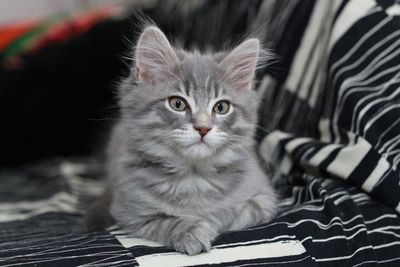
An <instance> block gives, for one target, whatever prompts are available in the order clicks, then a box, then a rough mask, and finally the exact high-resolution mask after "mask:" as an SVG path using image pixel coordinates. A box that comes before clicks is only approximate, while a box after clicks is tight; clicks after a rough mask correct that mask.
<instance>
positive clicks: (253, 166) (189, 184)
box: [89, 26, 277, 255]
mask: <svg viewBox="0 0 400 267" xmlns="http://www.w3.org/2000/svg"><path fill="white" fill-rule="evenodd" d="M259 53H260V48H259V41H258V40H257V39H249V40H247V41H244V42H243V43H241V44H240V45H239V46H237V47H236V48H235V49H233V50H232V51H231V52H229V53H228V52H227V53H219V54H215V55H213V54H200V53H198V52H194V53H189V52H186V51H182V50H178V49H175V48H173V47H172V46H171V45H170V43H169V42H168V40H167V38H166V37H165V35H164V34H163V33H162V32H161V31H160V30H159V29H158V28H157V27H154V26H151V27H147V28H145V29H144V31H143V32H142V34H141V36H140V38H139V41H138V43H137V47H136V53H135V58H136V61H135V66H134V68H133V70H132V74H131V76H130V77H128V78H127V79H126V80H125V81H124V82H123V83H122V84H121V88H120V89H121V90H120V106H121V112H122V118H121V119H120V121H119V122H118V123H117V125H116V126H115V128H114V131H113V135H112V138H111V141H110V144H109V147H108V165H107V169H108V174H107V175H108V177H109V190H108V191H107V192H106V194H105V197H104V198H103V199H102V201H101V202H100V203H102V204H99V205H100V207H97V211H95V214H92V215H91V218H90V219H89V221H90V222H89V224H95V223H99V222H101V223H103V222H104V221H105V219H104V218H102V217H101V216H98V214H96V213H98V212H99V210H101V209H104V207H107V206H109V209H110V214H111V216H112V217H113V218H114V219H115V220H116V222H117V223H118V224H120V225H121V226H123V227H124V228H125V229H126V231H128V232H129V233H130V234H131V235H132V236H136V237H142V238H147V239H151V240H155V241H159V242H161V243H163V244H165V245H167V246H170V247H173V248H174V249H175V250H177V251H179V252H183V253H187V254H189V255H194V254H198V253H200V252H202V251H209V250H210V248H211V242H212V241H213V240H214V239H215V238H216V236H217V235H218V234H219V233H221V232H224V231H230V230H238V229H242V228H245V227H249V226H254V225H257V224H260V223H264V222H268V221H269V220H271V218H272V217H273V216H274V215H275V213H276V210H277V207H276V206H277V197H276V194H275V192H274V190H273V188H272V186H271V184H270V182H269V180H268V177H267V176H266V175H265V174H264V172H263V171H262V170H261V168H260V167H259V165H258V161H257V157H256V153H255V151H254V141H253V136H254V132H255V125H256V122H257V118H256V114H257V107H258V102H259V99H258V97H257V94H256V93H255V92H254V91H252V90H251V89H252V83H253V77H254V72H255V69H256V66H257V61H258V58H259ZM104 199H106V200H104ZM108 200H109V201H108ZM96 220H97V221H96Z"/></svg>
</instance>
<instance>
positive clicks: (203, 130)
mask: <svg viewBox="0 0 400 267" xmlns="http://www.w3.org/2000/svg"><path fill="white" fill-rule="evenodd" d="M194 128H195V129H196V130H197V131H198V132H199V134H200V136H201V138H203V137H204V136H206V134H207V133H208V132H209V131H210V130H211V128H207V127H194Z"/></svg>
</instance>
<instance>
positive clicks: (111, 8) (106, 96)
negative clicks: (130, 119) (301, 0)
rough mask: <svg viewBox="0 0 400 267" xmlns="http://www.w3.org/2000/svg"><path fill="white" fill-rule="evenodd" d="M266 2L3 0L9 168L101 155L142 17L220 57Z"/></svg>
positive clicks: (4, 144) (2, 83) (0, 104)
mask: <svg viewBox="0 0 400 267" xmlns="http://www.w3.org/2000/svg"><path fill="white" fill-rule="evenodd" d="M261 2H262V1H259V0H249V1H240V0H233V1H230V0H220V1H210V0H169V1H161V0H158V1H157V0H108V1H107V0H68V1H66V0H23V1H15V0H0V125H1V126H0V149H1V150H0V151H1V153H0V166H15V165H19V164H24V163H28V162H34V161H37V160H41V159H43V158H51V157H54V156H56V157H61V158H63V157H67V158H69V157H77V156H87V155H92V154H93V153H97V152H99V151H101V150H102V148H103V145H104V142H105V141H106V140H107V132H108V131H107V130H108V129H109V128H110V124H112V122H113V120H114V119H115V118H116V117H117V116H118V114H117V108H116V106H115V90H116V84H117V83H118V81H120V80H121V78H123V77H124V76H126V75H128V73H129V65H130V64H131V61H130V57H131V56H132V54H131V51H132V48H133V45H134V42H135V39H136V37H137V35H138V33H139V32H140V19H138V17H148V18H150V19H153V20H154V21H155V22H156V23H157V24H158V25H159V27H160V28H161V29H162V30H163V31H164V32H166V34H167V35H169V36H171V37H173V38H174V40H176V41H177V42H178V43H180V45H182V46H184V47H191V46H192V45H193V44H196V46H197V47H198V48H201V49H206V48H214V47H217V48H218V49H220V48H221V46H222V45H223V44H224V43H226V40H231V39H235V37H238V36H239V37H240V36H241V35H242V34H243V33H244V32H245V31H246V29H247V26H248V25H247V23H248V21H249V17H251V16H253V15H252V14H254V13H255V12H253V11H254V10H257V8H259V6H260V5H261ZM243 5H245V6H244V7H245V8H241V6H243ZM233 7H234V8H233ZM222 9H223V12H222ZM138 15H139V16H138ZM213 18H214V19H213ZM216 18H217V19H216ZM205 20H206V21H207V23H204V21H205ZM202 25H207V27H204V26H202ZM210 29H212V30H210ZM227 29H229V30H227ZM183 36H185V38H183Z"/></svg>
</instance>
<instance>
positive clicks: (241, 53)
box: [219, 38, 260, 90]
mask: <svg viewBox="0 0 400 267" xmlns="http://www.w3.org/2000/svg"><path fill="white" fill-rule="evenodd" d="M259 50H260V42H259V41H258V39H254V38H253V39H249V40H246V41H244V42H243V43H241V44H240V45H239V46H237V47H236V48H235V49H233V51H232V52H230V53H229V54H228V55H227V56H226V57H225V58H224V59H223V60H222V61H221V63H219V66H220V68H221V69H222V71H223V76H222V78H223V80H224V81H225V82H226V83H228V84H229V85H230V86H231V87H232V88H233V89H236V90H251V88H252V83H253V78H254V73H255V70H256V66H257V60H258V54H259Z"/></svg>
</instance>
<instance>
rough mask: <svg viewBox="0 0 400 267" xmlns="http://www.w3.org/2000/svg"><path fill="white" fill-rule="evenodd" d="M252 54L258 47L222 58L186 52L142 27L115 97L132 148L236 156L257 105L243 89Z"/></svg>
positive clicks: (251, 44)
mask: <svg viewBox="0 0 400 267" xmlns="http://www.w3.org/2000/svg"><path fill="white" fill-rule="evenodd" d="M259 50H260V48H259V41H258V40H257V39H249V40H246V41H244V42H243V43H241V44H240V45H239V46H237V47H236V48H234V49H233V50H232V51H230V52H223V53H218V54H200V53H198V52H193V53H189V52H185V51H182V50H178V49H175V48H173V47H172V46H171V45H170V43H169V42H168V40H167V38H166V37H165V35H164V34H163V33H162V32H161V31H160V30H159V29H158V28H157V27H154V26H151V27H147V28H146V29H145V30H144V31H143V32H142V34H141V35H140V38H139V40H138V43H137V46H136V51H135V65H134V66H133V68H132V74H131V76H130V77H129V78H128V79H127V80H126V81H125V82H124V83H123V84H122V86H121V96H120V98H121V102H120V103H121V106H122V114H123V118H124V120H125V122H126V125H127V126H128V128H129V130H130V136H131V138H132V140H134V142H133V143H134V145H135V146H136V147H137V149H138V150H140V151H141V152H142V153H144V154H151V155H154V156H160V157H166V156H167V157H168V156H176V155H179V156H183V157H185V158H187V159H188V160H198V159H205V158H213V157H214V156H216V155H219V154H221V153H225V156H227V160H229V159H228V158H229V155H230V156H231V157H232V158H235V155H239V154H242V155H243V151H241V150H247V149H248V148H249V147H250V146H252V145H253V143H252V138H253V135H254V131H255V125H256V119H257V118H256V113H257V107H258V102H259V99H258V98H257V94H256V93H255V92H254V91H252V90H251V89H252V83H253V78H254V72H255V69H256V66H257V61H258V58H259ZM244 154H245V153H244Z"/></svg>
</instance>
